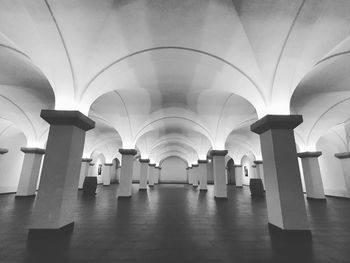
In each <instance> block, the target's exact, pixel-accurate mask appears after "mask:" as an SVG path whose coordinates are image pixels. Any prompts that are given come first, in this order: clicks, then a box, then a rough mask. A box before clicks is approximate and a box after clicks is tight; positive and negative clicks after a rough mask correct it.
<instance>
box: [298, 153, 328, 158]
mask: <svg viewBox="0 0 350 263" xmlns="http://www.w3.org/2000/svg"><path fill="white" fill-rule="evenodd" d="M321 155H322V152H300V153H297V156H298V157H299V158H301V159H302V158H317V157H320V156H321Z"/></svg>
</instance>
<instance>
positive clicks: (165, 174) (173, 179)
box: [159, 156, 187, 184]
mask: <svg viewBox="0 0 350 263" xmlns="http://www.w3.org/2000/svg"><path fill="white" fill-rule="evenodd" d="M161 166H162V172H161V175H160V178H159V182H160V183H175V184H185V183H186V182H187V174H186V168H187V164H186V162H185V161H184V160H183V159H181V158H179V157H176V156H170V157H168V158H166V159H164V160H163V161H162V164H161Z"/></svg>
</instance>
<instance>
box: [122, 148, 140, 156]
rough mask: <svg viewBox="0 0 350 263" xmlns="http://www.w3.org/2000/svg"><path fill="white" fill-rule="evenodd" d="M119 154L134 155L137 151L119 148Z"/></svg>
mask: <svg viewBox="0 0 350 263" xmlns="http://www.w3.org/2000/svg"><path fill="white" fill-rule="evenodd" d="M119 152H120V154H122V155H136V154H137V151H136V150H135V149H119Z"/></svg>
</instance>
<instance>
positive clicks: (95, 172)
mask: <svg viewBox="0 0 350 263" xmlns="http://www.w3.org/2000/svg"><path fill="white" fill-rule="evenodd" d="M92 163H94V164H95V165H94V166H93V168H92V174H89V175H90V176H97V183H98V184H102V176H103V170H104V169H103V168H104V165H103V164H104V163H105V157H104V156H103V154H99V155H97V156H95V157H93V158H92ZM99 164H102V173H101V175H98V166H99Z"/></svg>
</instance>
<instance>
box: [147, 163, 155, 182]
mask: <svg viewBox="0 0 350 263" xmlns="http://www.w3.org/2000/svg"><path fill="white" fill-rule="evenodd" d="M155 167H156V164H154V163H150V164H149V165H148V186H150V187H153V186H154V179H155V170H156V168H155Z"/></svg>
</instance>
